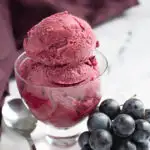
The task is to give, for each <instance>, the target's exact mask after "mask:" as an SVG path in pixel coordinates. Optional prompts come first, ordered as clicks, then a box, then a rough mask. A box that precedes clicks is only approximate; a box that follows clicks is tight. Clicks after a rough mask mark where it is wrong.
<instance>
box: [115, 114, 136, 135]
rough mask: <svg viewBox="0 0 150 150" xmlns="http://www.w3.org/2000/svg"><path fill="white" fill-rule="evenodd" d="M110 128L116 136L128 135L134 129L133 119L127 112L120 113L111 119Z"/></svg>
mask: <svg viewBox="0 0 150 150" xmlns="http://www.w3.org/2000/svg"><path fill="white" fill-rule="evenodd" d="M112 129H113V132H114V134H116V135H117V136H119V137H128V136H130V135H131V134H132V133H133V132H134V130H135V121H134V120H133V118H132V117H131V116H129V115H127V114H120V115H118V116H117V117H116V118H115V119H114V120H113V122H112Z"/></svg>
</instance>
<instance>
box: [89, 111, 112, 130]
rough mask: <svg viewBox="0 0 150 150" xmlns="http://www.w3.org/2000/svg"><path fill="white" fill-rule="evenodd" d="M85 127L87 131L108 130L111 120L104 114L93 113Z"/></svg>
mask: <svg viewBox="0 0 150 150" xmlns="http://www.w3.org/2000/svg"><path fill="white" fill-rule="evenodd" d="M87 126H88V129H89V131H92V130H95V129H106V130H110V128H111V120H110V118H109V117H108V116H107V115H105V114H104V113H94V114H93V115H92V116H90V117H89V119H88V122H87Z"/></svg>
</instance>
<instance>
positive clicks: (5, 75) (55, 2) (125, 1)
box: [0, 0, 138, 105]
mask: <svg viewBox="0 0 150 150" xmlns="http://www.w3.org/2000/svg"><path fill="white" fill-rule="evenodd" d="M137 4H138V1H137V0H0V32H1V33H0V99H1V101H0V105H2V104H3V101H2V96H3V94H4V91H5V89H6V87H7V83H8V80H9V77H10V75H11V73H12V70H13V65H14V61H15V60H16V58H17V57H18V55H19V53H21V52H22V51H19V49H22V41H23V38H24V36H25V35H26V32H27V31H28V30H29V29H30V28H31V27H32V26H33V25H35V24H36V23H37V22H39V21H40V20H41V19H42V18H44V17H47V16H49V15H51V14H53V13H56V12H60V11H64V10H68V11H69V12H71V13H72V14H74V15H76V16H79V17H81V18H83V19H85V20H87V21H88V22H89V23H90V24H91V25H92V26H93V27H94V26H95V25H98V24H100V23H102V22H104V21H107V20H109V19H111V18H113V17H115V16H117V15H120V14H121V13H123V12H124V10H126V9H127V8H130V7H132V6H135V5H137ZM17 49H18V50H17Z"/></svg>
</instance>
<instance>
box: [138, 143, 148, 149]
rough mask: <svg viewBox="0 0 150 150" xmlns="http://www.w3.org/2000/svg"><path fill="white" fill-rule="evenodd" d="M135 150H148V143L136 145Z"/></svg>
mask: <svg viewBox="0 0 150 150" xmlns="http://www.w3.org/2000/svg"><path fill="white" fill-rule="evenodd" d="M136 149H137V150H149V149H150V147H149V143H144V144H143V143H136Z"/></svg>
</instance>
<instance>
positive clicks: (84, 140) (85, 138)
mask: <svg viewBox="0 0 150 150" xmlns="http://www.w3.org/2000/svg"><path fill="white" fill-rule="evenodd" d="M89 138H90V132H88V131H86V132H83V133H82V134H81V135H80V136H79V139H78V143H79V145H80V147H81V148H82V147H84V146H85V145H87V144H89Z"/></svg>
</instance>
